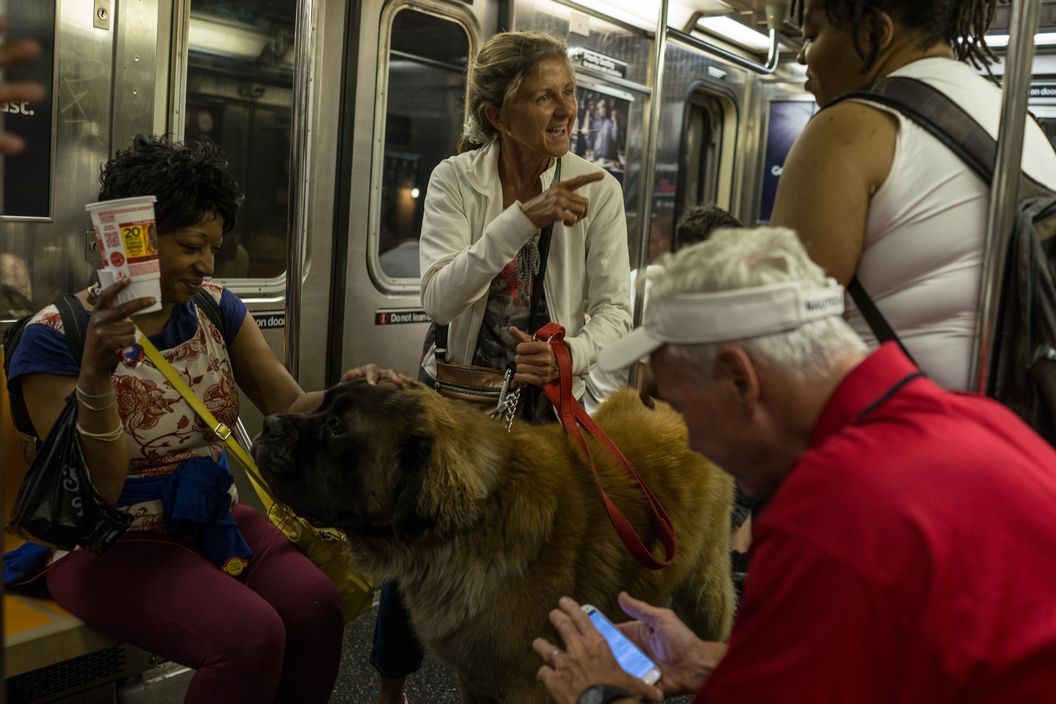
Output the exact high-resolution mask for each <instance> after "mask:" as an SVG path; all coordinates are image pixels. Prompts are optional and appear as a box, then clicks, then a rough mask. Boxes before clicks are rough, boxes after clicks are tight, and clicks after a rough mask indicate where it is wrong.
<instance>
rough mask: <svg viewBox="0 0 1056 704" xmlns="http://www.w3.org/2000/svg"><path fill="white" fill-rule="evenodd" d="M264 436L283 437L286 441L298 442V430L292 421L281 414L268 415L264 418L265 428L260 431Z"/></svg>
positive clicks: (290, 442)
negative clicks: (288, 420)
mask: <svg viewBox="0 0 1056 704" xmlns="http://www.w3.org/2000/svg"><path fill="white" fill-rule="evenodd" d="M260 435H261V437H264V438H278V437H281V438H282V439H283V441H284V442H287V443H289V444H291V445H292V444H293V443H295V442H297V430H296V429H295V428H294V427H293V424H292V423H289V422H287V421H286V420H285V419H284V418H281V417H280V416H268V417H267V418H265V419H264V428H263V430H261V433H260Z"/></svg>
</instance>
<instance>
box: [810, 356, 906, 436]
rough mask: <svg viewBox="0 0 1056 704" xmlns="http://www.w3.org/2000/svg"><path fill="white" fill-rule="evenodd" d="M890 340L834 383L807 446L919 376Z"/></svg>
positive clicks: (869, 410) (851, 420) (849, 422)
mask: <svg viewBox="0 0 1056 704" xmlns="http://www.w3.org/2000/svg"><path fill="white" fill-rule="evenodd" d="M923 377H924V373H923V372H921V371H920V370H919V369H918V368H917V367H916V366H914V365H913V363H912V362H910V361H909V360H908V359H907V358H906V356H905V355H904V354H903V353H902V350H900V349H899V348H898V345H897V344H896V343H894V342H886V343H884V344H883V345H881V346H880V348H879V349H877V350H876V351H875V352H873V353H872V354H870V355H869V356H868V357H866V358H865V360H864V361H863V362H862V363H861V364H859V365H858V366H857V367H855V368H854V369H853V370H851V373H850V374H848V375H847V376H846V377H844V379H843V381H841V382H840V384H839V385H838V386H837V387H836V391H834V392H833V394H832V397H831V398H829V401H828V403H826V404H825V408H824V409H822V411H821V415H820V416H819V417H818V422H817V423H815V424H814V430H813V431H812V432H811V434H810V444H809V447H810V448H811V449H813V448H816V447H818V446H819V445H821V444H822V443H823V442H825V440H827V439H828V438H829V436H831V435H834V434H836V433H837V432H839V431H840V430H841V429H842V428H843V427H844V426H847V425H850V424H851V423H854V422H855V421H856V420H858V419H859V418H861V417H862V416H865V415H868V414H869V413H870V412H872V411H873V410H875V409H876V408H878V407H880V406H882V405H883V403H884V402H885V401H887V399H888V398H890V397H891V396H892V395H894V394H895V393H897V392H898V391H899V390H900V389H901V388H902V387H903V386H904V385H905V384H907V383H909V382H911V381H913V380H914V379H919V378H923Z"/></svg>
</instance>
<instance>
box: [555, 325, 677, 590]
mask: <svg viewBox="0 0 1056 704" xmlns="http://www.w3.org/2000/svg"><path fill="white" fill-rule="evenodd" d="M536 337H538V338H539V339H543V340H548V341H549V342H550V344H551V346H552V347H553V349H554V356H555V357H556V358H557V365H558V369H559V370H560V376H559V377H558V379H557V380H556V381H552V382H550V383H549V384H547V385H546V386H545V387H543V389H544V390H545V391H546V395H547V397H548V398H549V399H550V402H551V403H553V404H554V406H555V407H556V408H557V409H558V416H559V417H560V419H561V425H563V426H564V428H565V431H566V432H567V433H568V434H569V435H570V436H571V437H572V439H573V440H574V441H575V442H576V444H577V445H579V447H580V449H581V450H583V452H584V454H586V456H587V460H588V461H589V462H590V471H591V474H592V475H593V477H594V484H595V485H596V486H597V487H598V492H599V493H600V494H601V500H602V502H603V503H604V504H605V511H606V512H607V513H608V514H609V521H610V522H611V523H612V526H613V528H615V529H616V533H617V534H619V536H620V539H621V540H622V541H623V544H624V545H625V546H626V547H627V550H628V551H629V552H630V553H631V554H632V555H634V557H635V559H637V560H638V562H640V563H641V564H642V565H643V566H645V567H648V568H649V569H653V570H658V569H661V568H663V567H667V566H668V565H670V564H671V563H672V562H673V561H674V559H675V552H676V549H675V528H674V525H672V523H671V519H670V518H668V515H667V512H666V511H665V510H664V507H663V505H661V503H660V500H659V499H658V498H657V497H656V495H655V494H654V493H653V492H652V490H651V489H650V488H649V487H648V486H647V485H646V483H645V481H643V480H642V478H641V476H640V475H639V474H638V471H637V470H636V469H635V468H634V465H633V464H631V462H630V461H629V460H628V459H627V458H626V457H625V456H624V454H623V453H622V452H620V449H619V448H618V447H616V445H615V444H614V443H613V442H612V440H610V439H609V436H608V435H606V434H605V431H604V430H602V429H601V427H600V426H599V425H598V424H597V423H595V422H594V419H593V418H591V417H590V415H588V414H587V412H586V411H585V410H583V406H581V405H580V404H579V402H578V401H576V400H575V399H574V398H573V397H572V355H571V354H570V353H569V351H568V345H566V344H565V341H564V337H565V329H564V328H563V327H561V326H560V325H558V324H556V323H547V324H546V325H545V326H543V327H542V328H540V330H539V331H538V332H537V333H536ZM580 425H582V426H583V428H584V429H586V431H587V432H588V433H590V434H591V435H593V436H594V440H595V441H596V442H597V443H598V444H599V445H601V446H602V447H603V448H605V450H606V451H607V452H609V454H611V455H612V456H613V457H615V458H616V459H617V460H618V461H619V462H620V464H621V465H623V469H624V471H625V472H626V473H627V475H628V476H629V477H631V479H632V480H633V481H634V483H635V485H636V486H637V487H638V490H639V491H641V492H642V494H643V495H645V498H646V500H647V501H648V502H649V509H650V511H651V513H652V517H653V522H654V523H655V524H656V527H657V529H658V531H659V537H660V542H661V543H662V544H663V546H664V559H663V560H657V559H656V557H654V556H653V554H652V552H650V551H649V548H647V547H645V545H644V544H643V543H642V539H641V538H640V537H639V536H638V533H637V532H636V531H635V530H634V526H632V525H631V522H630V521H628V520H627V517H626V516H625V515H623V512H622V511H621V510H620V508H619V506H617V505H616V504H615V503H614V502H613V501H612V499H610V498H609V495H608V494H607V493H606V492H605V488H604V487H602V485H601V480H600V478H599V477H598V469H597V467H596V466H595V464H594V457H593V455H591V452H590V446H589V445H588V444H587V441H586V439H584V437H583V434H582V433H581V432H580V430H579V426H580Z"/></svg>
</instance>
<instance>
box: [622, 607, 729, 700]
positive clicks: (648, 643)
mask: <svg viewBox="0 0 1056 704" xmlns="http://www.w3.org/2000/svg"><path fill="white" fill-rule="evenodd" d="M619 600H620V608H622V609H623V610H624V612H625V613H626V614H627V615H628V616H631V617H632V618H634V619H636V620H635V621H629V622H627V623H621V624H617V626H616V627H617V628H619V629H620V632H622V633H623V635H625V636H627V637H628V638H630V639H631V641H633V642H634V644H635V645H637V646H638V647H639V648H641V649H642V651H643V652H644V653H645V654H646V655H648V656H649V657H650V658H651V659H652V660H653V662H655V663H656V664H657V665H659V666H660V672H661V677H660V688H661V689H662V690H663V692H664V694H665V695H667V696H670V695H674V694H692V693H695V692H696V691H697V690H699V689H700V688H701V687H702V686H704V681H705V680H706V679H707V678H708V676H709V675H710V674H711V672H712V670H714V669H715V667H716V666H717V665H718V664H719V661H720V660H722V656H723V655H725V654H726V646H725V645H723V644H721V643H708V642H705V641H703V640H701V639H700V638H697V637H696V636H695V635H694V634H693V631H691V630H689V627H688V626H686V624H684V623H682V621H681V620H679V618H678V616H675V612H674V611H672V610H671V609H660V608H657V607H655V606H651V605H650V604H647V603H646V602H644V601H639V600H638V599H633V598H631V596H630V595H628V594H627V592H620V596H619Z"/></svg>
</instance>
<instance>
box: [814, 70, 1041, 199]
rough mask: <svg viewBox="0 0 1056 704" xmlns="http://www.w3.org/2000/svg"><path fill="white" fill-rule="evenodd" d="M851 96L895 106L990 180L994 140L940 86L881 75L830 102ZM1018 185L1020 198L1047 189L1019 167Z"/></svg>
mask: <svg viewBox="0 0 1056 704" xmlns="http://www.w3.org/2000/svg"><path fill="white" fill-rule="evenodd" d="M850 99H858V100H866V101H869V102H874V103H879V104H881V105H886V106H887V107H889V108H893V109H895V110H897V111H898V112H900V113H901V114H902V115H904V116H905V117H907V118H909V119H910V120H912V121H913V122H915V123H916V124H917V125H919V126H920V127H921V128H922V129H924V130H926V131H927V132H928V133H929V134H931V136H933V137H935V139H937V140H939V141H940V142H942V143H943V145H945V146H946V148H947V149H949V150H950V151H952V152H953V153H954V154H956V155H957V157H958V158H959V159H960V160H961V161H963V162H964V163H965V165H966V166H967V167H968V168H970V169H971V170H972V171H973V172H975V174H976V175H977V176H979V178H981V179H983V181H985V182H986V183H987V184H990V183H992V182H993V180H994V170H995V167H996V164H997V140H996V139H994V138H993V137H992V136H991V135H990V133H989V132H987V131H986V128H985V127H983V126H982V125H980V124H979V123H978V122H977V121H976V120H975V118H973V117H972V116H971V115H969V114H968V112H967V111H966V110H965V109H964V108H962V107H961V106H960V105H958V104H957V103H956V102H954V101H953V100H951V99H950V98H949V97H947V96H946V94H945V93H943V92H942V91H940V90H939V89H937V88H933V87H932V86H931V85H929V84H927V83H925V82H924V81H919V80H917V79H915V78H906V77H903V76H895V77H891V78H881V79H879V80H876V81H873V82H872V83H870V84H868V85H865V86H863V87H862V88H859V89H857V90H853V91H851V92H849V93H846V94H844V95H842V96H840V97H839V98H838V99H837V100H836V101H834V102H833V103H832V104H831V105H835V104H837V103H840V102H843V101H846V100H850ZM831 105H830V106H829V107H831ZM1019 188H1020V197H1021V198H1022V197H1026V196H1031V195H1042V194H1045V193H1049V192H1050V191H1049V189H1047V188H1046V187H1045V186H1044V185H1042V184H1040V183H1038V182H1037V181H1035V180H1034V179H1032V178H1031V177H1029V176H1027V175H1026V174H1025V173H1023V172H1022V171H1021V172H1020V183H1019Z"/></svg>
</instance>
